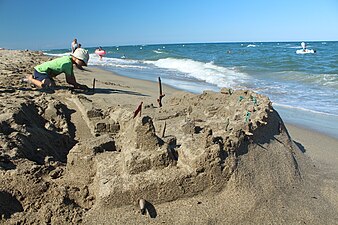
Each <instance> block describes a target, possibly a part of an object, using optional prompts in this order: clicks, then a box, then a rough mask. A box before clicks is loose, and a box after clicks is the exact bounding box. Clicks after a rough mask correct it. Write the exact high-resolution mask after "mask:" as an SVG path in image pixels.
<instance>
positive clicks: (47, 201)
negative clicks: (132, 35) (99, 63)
mask: <svg viewBox="0 0 338 225" xmlns="http://www.w3.org/2000/svg"><path fill="white" fill-rule="evenodd" d="M48 59H51V58H49V57H46V56H43V55H42V54H41V53H40V52H30V51H8V50H1V51H0V76H1V79H0V98H1V103H0V104H1V107H0V110H1V117H0V125H1V126H0V144H1V148H0V150H1V155H0V178H1V180H2V182H1V184H0V215H1V220H0V222H1V223H4V224H12V223H13V224H15V223H24V224H26V223H35V224H44V223H46V224H49V223H51V224H82V223H83V224H122V223H125V224H162V223H163V224H168V223H171V224H336V223H337V221H338V191H337V190H338V188H337V187H338V173H337V171H338V170H337V167H338V166H337V163H336V162H337V159H338V158H337V155H338V151H337V150H338V149H337V146H338V140H336V139H333V138H330V137H328V136H325V135H322V134H319V133H316V132H313V131H310V130H306V129H302V128H300V127H296V126H293V125H291V124H286V128H285V125H284V123H283V121H282V120H281V118H280V117H279V115H278V112H276V111H275V110H274V109H273V108H272V106H271V102H270V101H269V100H268V98H266V97H265V96H261V95H258V94H256V93H253V92H251V91H245V90H243V91H235V92H233V91H232V90H228V89H223V90H222V93H213V92H209V91H206V92H204V93H203V94H201V95H195V94H190V93H185V92H181V91H177V90H176V89H174V88H171V87H168V86H166V85H163V92H164V94H165V96H164V97H163V99H162V100H163V101H162V103H163V106H162V107H161V108H160V107H159V106H158V103H157V98H158V96H159V90H158V89H159V88H158V84H157V83H154V82H149V81H142V80H137V79H131V78H126V77H122V76H118V75H116V74H112V73H111V72H107V71H103V70H100V69H97V68H92V67H89V68H88V71H80V70H75V74H76V78H77V80H78V82H79V83H82V84H86V85H88V86H89V87H92V86H93V80H94V78H95V90H94V91H93V90H90V91H81V90H74V89H72V88H70V87H69V85H67V84H66V83H65V79H64V75H60V76H58V77H57V79H56V83H57V85H58V87H57V88H55V90H53V91H38V90H35V89H34V88H31V86H30V85H29V84H26V83H22V82H21V78H23V77H24V76H25V74H28V73H31V72H32V68H33V66H34V65H36V64H38V63H41V62H43V61H45V60H48ZM141 102H142V105H141V106H142V107H140V108H141V109H142V110H141V114H138V115H136V116H135V110H136V109H137V108H138V106H139V105H140V104H141ZM134 117H135V118H134ZM140 199H144V200H145V201H143V203H145V209H146V213H145V215H142V214H141V213H140V208H139V204H138V202H139V200H140Z"/></svg>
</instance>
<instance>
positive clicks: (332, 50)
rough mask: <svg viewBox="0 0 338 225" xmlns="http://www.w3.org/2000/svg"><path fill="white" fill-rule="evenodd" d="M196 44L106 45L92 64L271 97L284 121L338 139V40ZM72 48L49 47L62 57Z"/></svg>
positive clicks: (193, 86) (199, 87) (182, 84)
mask: <svg viewBox="0 0 338 225" xmlns="http://www.w3.org/2000/svg"><path fill="white" fill-rule="evenodd" d="M306 44H307V48H308V49H313V50H316V53H313V54H296V50H299V49H301V45H300V42H254V43H249V42H245V43H198V44H197V43H196V44H195V43H194V44H186V43H185V44H158V45H132V46H106V47H105V46H104V47H103V49H104V50H106V52H107V54H106V56H105V57H104V58H103V59H102V60H99V57H98V56H97V55H95V54H94V51H95V48H86V47H85V48H86V49H88V50H89V52H90V60H89V66H96V67H100V68H102V69H105V70H109V71H113V72H115V73H117V74H119V75H122V76H127V77H132V78H137V79H143V80H150V81H155V82H157V80H158V77H161V80H162V83H164V84H167V85H170V86H173V87H175V88H177V89H181V90H185V91H189V92H193V93H202V92H203V90H214V91H219V90H220V89H221V88H223V87H226V88H232V89H251V90H254V91H256V92H258V93H260V94H264V95H267V96H268V97H269V98H270V100H271V101H272V102H273V106H274V108H276V109H277V111H278V112H279V114H280V115H281V117H282V118H283V120H284V121H286V122H289V123H292V124H295V125H300V126H304V127H306V128H310V129H313V130H317V131H320V132H323V133H326V134H328V135H331V136H333V137H335V138H338V42H332V41H320V42H306ZM69 51H70V49H55V50H48V51H44V52H45V54H48V55H55V56H62V55H66V54H69Z"/></svg>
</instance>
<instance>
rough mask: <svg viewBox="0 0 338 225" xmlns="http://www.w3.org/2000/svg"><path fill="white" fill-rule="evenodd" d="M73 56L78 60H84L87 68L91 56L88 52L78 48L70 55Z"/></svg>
mask: <svg viewBox="0 0 338 225" xmlns="http://www.w3.org/2000/svg"><path fill="white" fill-rule="evenodd" d="M70 55H71V56H74V57H75V58H77V59H80V60H82V61H83V62H84V63H85V64H86V66H87V63H88V60H89V54H88V50H86V49H83V48H77V49H76V50H75V51H74V53H72V54H70Z"/></svg>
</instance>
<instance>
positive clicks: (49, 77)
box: [27, 48, 89, 89]
mask: <svg viewBox="0 0 338 225" xmlns="http://www.w3.org/2000/svg"><path fill="white" fill-rule="evenodd" d="M88 60H89V54H88V51H87V50H86V49H83V48H77V49H76V50H75V51H74V53H72V54H71V55H70V56H63V57H60V58H56V59H53V60H51V61H47V62H44V63H42V64H40V65H38V66H36V67H34V74H33V75H29V76H28V77H27V80H28V81H29V82H30V83H32V84H34V85H36V86H37V87H38V88H47V87H50V86H52V81H53V77H56V76H57V75H59V74H61V73H65V74H66V81H67V83H68V84H71V85H73V86H74V88H81V89H87V88H88V87H87V86H86V85H81V84H79V83H77V82H76V79H75V76H74V72H73V64H75V65H76V67H77V68H79V69H81V70H83V68H82V66H87V63H88Z"/></svg>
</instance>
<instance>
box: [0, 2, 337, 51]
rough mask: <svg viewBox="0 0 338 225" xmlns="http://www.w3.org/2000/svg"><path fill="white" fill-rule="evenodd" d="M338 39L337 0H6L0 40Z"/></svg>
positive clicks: (48, 43) (10, 44)
mask: <svg viewBox="0 0 338 225" xmlns="http://www.w3.org/2000/svg"><path fill="white" fill-rule="evenodd" d="M75 37H76V38H78V40H79V42H80V43H81V44H82V45H83V46H85V47H90V46H98V45H102V46H112V45H133V44H156V43H158V44H165V43H191V42H237V41H238V42H242V41H253V42H255V41H303V40H304V41H314V40H318V41H321V40H326V41H330V40H335V41H337V40H338V1H337V0H279V1H273V0H231V1H230V0H120V1H114V0H110V1H108V0H107V1H104V0H96V1H87V0H82V1H76V2H75V1H70V0H57V1H47V0H0V47H5V48H12V49H26V48H27V49H51V48H52V49H53V48H68V47H69V45H70V42H71V41H72V40H73V39H74V38H75Z"/></svg>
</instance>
